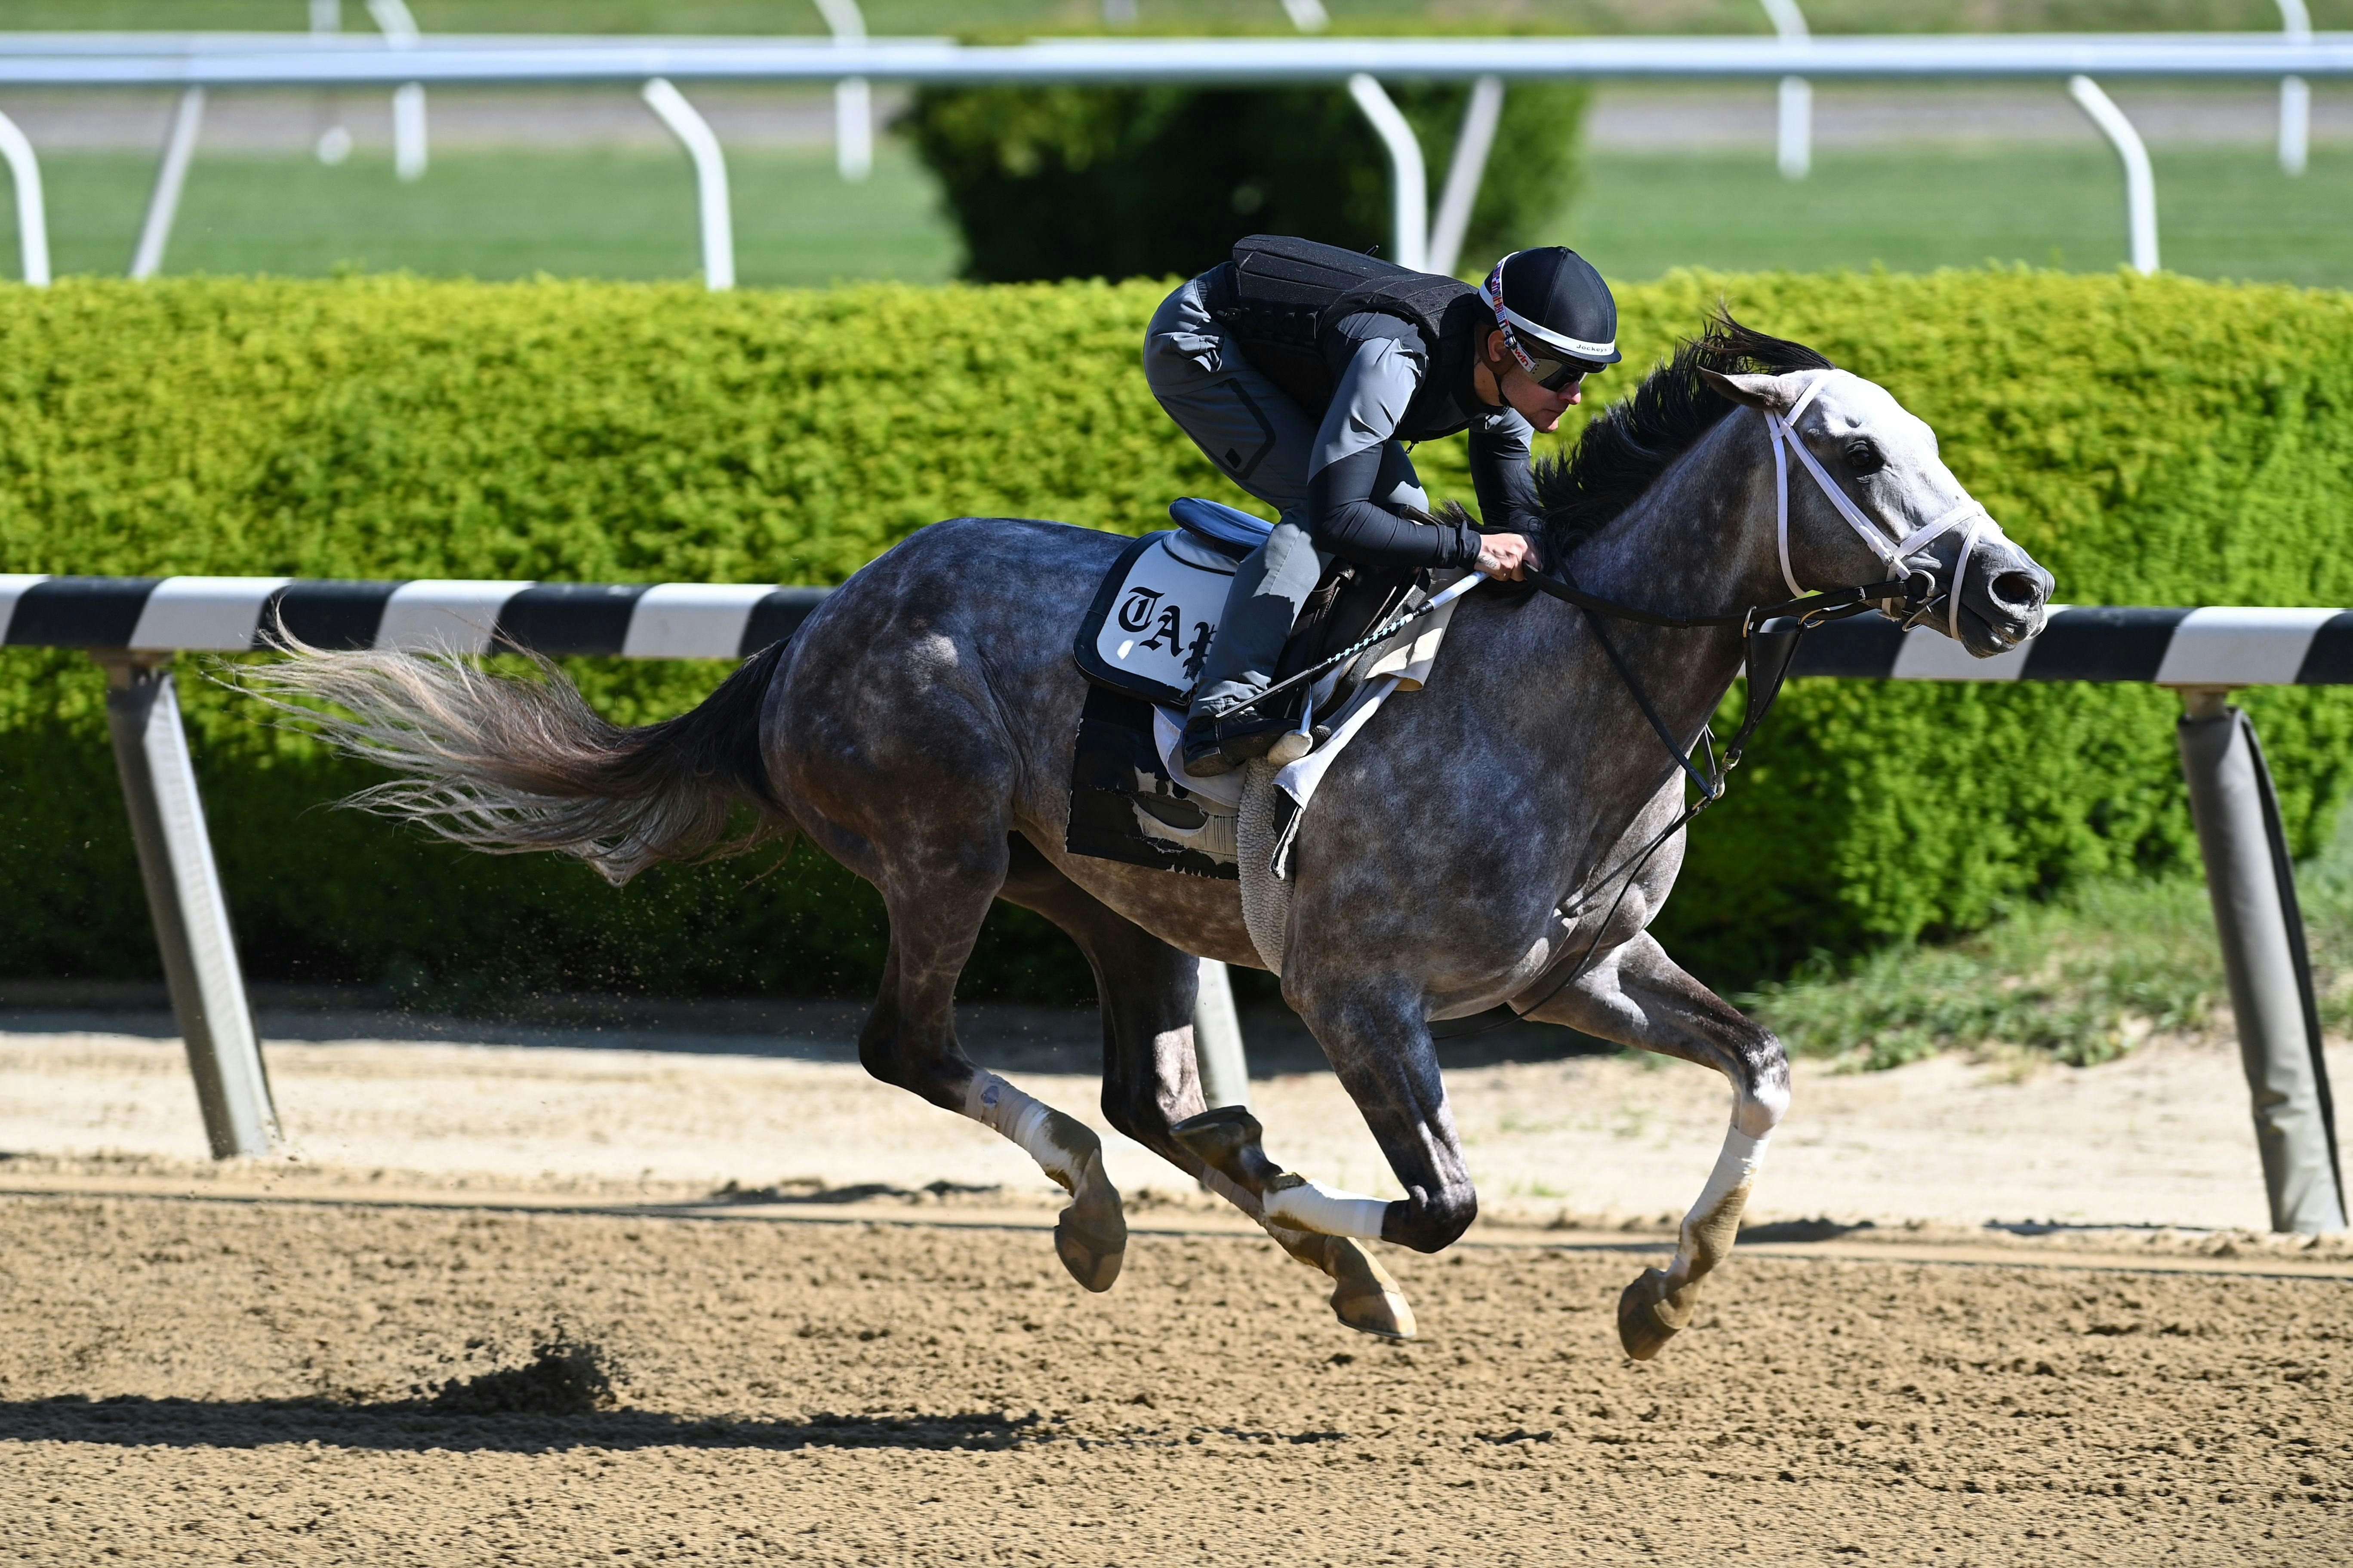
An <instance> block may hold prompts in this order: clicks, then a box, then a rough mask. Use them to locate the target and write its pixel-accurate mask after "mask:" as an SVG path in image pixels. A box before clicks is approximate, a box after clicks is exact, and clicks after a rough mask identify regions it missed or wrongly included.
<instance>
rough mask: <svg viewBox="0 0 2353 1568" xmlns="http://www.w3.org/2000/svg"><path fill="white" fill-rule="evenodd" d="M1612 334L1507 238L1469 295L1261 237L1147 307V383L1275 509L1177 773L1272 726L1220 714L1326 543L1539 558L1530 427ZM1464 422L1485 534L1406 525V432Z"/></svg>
mask: <svg viewBox="0 0 2353 1568" xmlns="http://www.w3.org/2000/svg"><path fill="white" fill-rule="evenodd" d="M1617 337H1618V305H1617V301H1616V300H1613V299H1612V298H1611V297H1610V293H1609V285H1607V284H1606V283H1604V282H1602V280H1601V275H1600V274H1599V273H1598V272H1596V271H1595V270H1594V269H1593V268H1592V267H1591V266H1590V265H1589V264H1588V263H1587V262H1586V260H1585V259H1584V258H1582V257H1580V256H1578V255H1577V253H1576V252H1574V251H1571V250H1566V249H1563V248H1561V247H1558V246H1550V247H1544V248H1542V249H1535V250H1516V251H1514V252H1513V253H1512V254H1511V255H1509V256H1506V257H1504V259H1503V260H1501V261H1499V262H1497V263H1496V264H1495V268H1494V269H1493V271H1491V272H1490V273H1488V275H1487V279H1486V281H1485V283H1483V284H1482V285H1481V286H1479V287H1477V288H1473V287H1472V286H1471V285H1469V284H1467V283H1462V282H1459V281H1457V280H1456V279H1451V278H1440V277H1436V276H1433V275H1430V274H1428V273H1420V272H1409V271H1407V270H1405V269H1404V268H1397V267H1392V266H1389V265H1388V263H1385V262H1380V261H1376V260H1374V259H1372V258H1368V257H1365V256H1360V255H1357V254H1356V252H1353V251H1347V250H1342V249H1339V248H1338V247H1332V246H1324V245H1317V244H1314V243H1312V242H1310V241H1306V240H1298V239H1286V238H1282V237H1274V236H1264V235H1261V236H1255V237H1251V238H1249V239H1245V240H1243V241H1242V242H1241V243H1240V244H1239V245H1237V246H1236V247H1234V259H1233V260H1231V261H1228V262H1223V263H1221V264H1219V266H1217V267H1215V268H1211V269H1210V270H1208V272H1205V273H1203V274H1202V275H1201V276H1200V277H1198V278H1196V279H1192V280H1191V281H1190V282H1188V283H1187V284H1185V285H1184V286H1183V287H1182V288H1180V289H1177V290H1176V292H1175V293H1173V294H1171V295H1169V296H1168V298H1167V299H1166V300H1163V301H1162V302H1161V305H1160V308H1159V310H1155V312H1154V313H1153V317H1152V324H1151V326H1150V327H1149V328H1148V329H1146V331H1145V347H1144V369H1145V379H1146V381H1147V382H1148V383H1149V384H1151V387H1152V392H1153V395H1154V396H1155V397H1157V398H1158V399H1159V400H1160V405H1161V406H1162V407H1163V408H1166V410H1167V411H1168V414H1169V416H1170V417H1171V418H1173V419H1175V420H1176V423H1177V425H1178V426H1181V427H1182V428H1183V429H1184V431H1185V433H1186V434H1187V436H1189V437H1192V438H1193V440H1194V442H1195V444H1196V445H1198V447H1200V448H1201V450H1202V451H1204V452H1206V453H1207V454H1208V457H1209V459H1210V461H1212V462H1214V463H1215V464H1217V465H1218V467H1219V468H1220V469H1221V470H1223V471H1224V473H1225V474H1226V476H1227V477H1228V478H1229V479H1232V480H1233V481H1234V482H1235V483H1236V484H1238V485H1240V486H1241V487H1242V489H1246V490H1248V491H1250V494H1252V495H1254V496H1256V497H1258V498H1259V500H1262V501H1265V502H1266V503H1267V504H1268V505H1270V506H1271V507H1274V508H1275V509H1276V510H1279V511H1280V512H1281V513H1282V521H1279V522H1278V523H1277V524H1276V525H1275V527H1274V531H1273V532H1272V533H1271V535H1270V536H1269V537H1268V539H1267V542H1266V543H1265V544H1264V545H1262V546H1261V547H1260V548H1259V549H1258V550H1257V551H1256V552H1253V553H1252V554H1251V555H1250V556H1249V557H1248V558H1247V559H1245V560H1244V561H1243V562H1242V563H1241V564H1240V568H1239V569H1238V570H1236V572H1235V573H1234V583H1233V587H1232V590H1231V591H1230V593H1229V595H1228V596H1227V599H1226V607H1225V614H1224V617H1223V619H1222V620H1221V621H1220V623H1219V628H1218V637H1217V641H1216V644H1215V646H1214V647H1212V648H1211V649H1210V652H1209V657H1208V663H1207V665H1206V666H1205V668H1203V670H1202V673H1201V677H1200V680H1199V682H1198V685H1196V686H1195V688H1194V695H1193V707H1192V711H1191V714H1190V715H1189V716H1188V718H1187V722H1186V725H1185V733H1184V742H1183V744H1184V754H1185V771H1186V772H1187V773H1189V774H1192V775H1193V776H1194V777H1197V778H1209V777H1214V776H1215V775H1217V774H1219V773H1226V772H1228V771H1229V770H1231V769H1232V768H1233V767H1234V766H1236V765H1237V764H1238V763H1241V762H1243V761H1246V760H1247V759H1249V758H1251V757H1257V756H1262V755H1264V754H1265V753H1266V752H1267V751H1268V750H1269V749H1270V748H1271V747H1272V745H1273V744H1274V742H1275V739H1276V737H1277V736H1278V735H1280V734H1281V733H1282V731H1283V730H1284V729H1285V728H1287V727H1288V726H1287V724H1286V721H1284V720H1283V719H1282V717H1281V716H1280V715H1279V714H1276V715H1269V714H1261V713H1259V712H1257V711H1255V710H1242V711H1239V712H1237V711H1236V709H1237V708H1238V707H1239V705H1240V704H1241V703H1243V702H1245V701H1247V700H1249V699H1250V698H1252V697H1255V696H1257V695H1258V694H1259V693H1260V692H1261V691H1264V690H1265V689H1267V687H1268V686H1270V685H1271V684H1272V682H1273V678H1274V667H1275V663H1276V661H1277V659H1279V658H1281V657H1282V645H1283V642H1284V640H1285V638H1287V637H1289V635H1290V632H1291V626H1292V623H1293V621H1294V620H1296V619H1297V618H1298V616H1299V611H1300V607H1301V605H1303V604H1304V603H1305V602H1306V600H1307V597H1308V595H1310V594H1312V593H1313V592H1314V589H1315V585H1316V584H1317V582H1318V581H1319V580H1321V578H1322V576H1323V574H1324V570H1325V568H1326V567H1327V566H1329V565H1330V563H1331V562H1332V561H1333V560H1334V558H1335V557H1336V558H1339V559H1342V560H1346V561H1354V562H1358V563H1363V564H1366V565H1370V566H1409V567H1422V566H1432V567H1449V566H1451V567H1472V568H1476V569H1477V570H1479V571H1481V572H1484V573H1486V574H1488V575H1490V576H1492V577H1498V578H1504V577H1510V578H1516V577H1518V576H1519V575H1521V574H1522V572H1523V571H1524V570H1525V568H1527V567H1529V566H1535V565H1541V564H1542V562H1541V561H1540V560H1539V559H1538V556H1537V552H1536V549H1535V531H1536V510H1535V483H1534V480H1533V479H1532V477H1531V475H1530V474H1529V471H1528V459H1529V439H1530V437H1531V435H1532V434H1533V433H1534V432H1535V431H1536V430H1542V431H1545V432H1546V433H1550V432H1551V431H1553V430H1554V429H1556V428H1557V427H1558V426H1559V424H1560V420H1561V416H1562V415H1563V414H1565V413H1567V410H1568V408H1569V406H1570V405H1572V404H1574V403H1576V402H1577V401H1578V398H1579V385H1580V383H1581V382H1582V381H1583V379H1584V377H1586V376H1587V375H1589V374H1593V373H1594V372H1596V371H1599V370H1600V369H1601V368H1603V367H1604V366H1606V365H1609V364H1613V363H1617V361H1618V358H1619V353H1618V345H1617ZM1465 429H1467V430H1469V431H1470V433H1471V479H1472V488H1473V489H1475V490H1476V492H1477V495H1478V500H1479V510H1480V513H1481V516H1482V519H1483V520H1484V527H1483V528H1482V529H1473V528H1469V527H1465V526H1461V525H1460V524H1456V523H1447V522H1439V523H1431V522H1423V521H1416V520H1415V519H1414V518H1413V517H1411V516H1409V515H1408V513H1409V510H1410V511H1419V512H1421V513H1423V514H1425V515H1427V513H1428V511H1429V506H1430V502H1429V498H1428V497H1427V496H1426V495H1425V494H1424V493H1423V492H1422V489H1421V486H1420V482H1419V479H1418V478H1417V477H1416V475H1415V473H1414V468H1413V463H1412V461H1411V460H1410V459H1409V458H1408V457H1407V456H1406V447H1407V446H1408V444H1409V443H1411V442H1415V441H1428V440H1434V439H1436V438H1437V437H1441V436H1451V435H1453V434H1454V433H1455V432H1456V431H1458V430H1465Z"/></svg>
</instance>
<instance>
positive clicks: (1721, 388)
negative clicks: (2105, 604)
mask: <svg viewBox="0 0 2353 1568" xmlns="http://www.w3.org/2000/svg"><path fill="white" fill-rule="evenodd" d="M1701 374H1702V375H1704V377H1705V378H1706V380H1707V382H1708V384H1710V385H1712V386H1714V387H1715V389H1716V390H1717V391H1718V392H1720V393H1722V394H1723V395H1725V396H1726V397H1729V398H1731V399H1732V400H1733V401H1735V402H1736V403H1742V404H1746V405H1748V406H1749V407H1751V408H1755V409H1757V410H1759V411H1760V412H1761V413H1763V414H1764V415H1765V416H1766V425H1767V435H1768V437H1769V438H1770V439H1772V440H1774V441H1775V442H1776V443H1779V444H1784V450H1783V453H1782V456H1781V463H1782V470H1783V471H1782V473H1781V475H1780V479H1779V483H1780V484H1781V486H1782V487H1783V497H1784V501H1785V505H1786V510H1785V511H1784V512H1783V513H1782V515H1784V516H1786V518H1787V523H1786V526H1785V527H1782V528H1780V529H1779V530H1778V533H1779V540H1778V550H1779V552H1780V557H1781V559H1780V569H1781V573H1782V575H1783V577H1784V578H1785V579H1786V581H1787V584H1788V586H1789V588H1790V589H1791V591H1792V592H1799V591H1802V590H1808V589H1815V588H1831V587H1841V586H1845V585H1849V584H1868V583H1875V582H1884V581H1887V580H1889V579H1893V578H1899V577H1904V576H1905V575H1907V574H1911V573H1913V572H1915V571H1922V570H1925V571H1927V572H1929V573H1932V574H1934V575H1935V577H1936V596H1935V598H1934V599H1932V600H1931V602H1930V604H1929V605H1928V606H1927V607H1926V609H1923V610H1920V611H1918V612H1917V613H1916V615H1915V618H1916V619H1920V620H1925V621H1926V622H1927V624H1929V625H1932V626H1936V629H1937V630H1939V631H1942V632H1945V633H1946V634H1947V635H1948V636H1950V637H1956V638H1957V639H1958V640H1959V641H1960V644H1961V646H1962V647H1966V648H1968V650H1969V651H1970V652H1971V653H1973V654H1975V655H1977V656H1978V658H1991V657H1992V656H1993V655H1995V654H1998V653H2003V652H2007V651H2008V650H2009V649H2010V648H2013V647H2017V646H2018V645H2019V644H2020V643H2021V642H2023V641H2025V640H2026V639H2027V638H2028V637H2032V636H2034V635H2035V634H2036V633H2037V632H2040V631H2041V630H2042V621H2043V616H2044V613H2045V608H2044V607H2045V606H2046V605H2048V604H2049V602H2050V599H2051V590H2052V577H2051V574H2050V573H2048V572H2046V571H2044V570H2043V569H2042V566H2041V565H2040V564H2039V563H2037V562H2036V561H2035V560H2034V558H2033V557H2032V556H2031V555H2029V554H2027V552H2025V551H2023V550H2021V549H2020V548H2019V547H2018V546H2017V545H2016V544H2015V543H2013V542H2011V541H2010V539H2009V538H2007V537H2006V536H2005V535H2004V534H2003V533H2002V531H2001V527H2000V524H1999V523H1997V522H1995V521H1993V519H1992V517H1991V516H1990V515H1989V514H1988V513H1987V511H1986V510H1985V509H1984V508H1983V507H1981V506H1979V505H1978V503H1977V502H1976V500H1973V499H1972V498H1971V497H1970V495H1969V493H1968V490H1966V489H1962V488H1961V482H1960V480H1958V479H1955V478H1954V477H1953V471H1952V470H1951V469H1950V468H1947V467H1945V463H1944V459H1943V458H1940V457H1938V456H1937V455H1936V432H1935V431H1934V430H1931V429H1930V428H1928V426H1927V423H1926V421H1925V420H1923V419H1921V418H1920V417H1919V416H1916V415H1915V414H1913V413H1912V412H1911V411H1910V410H1908V409H1906V408H1905V406H1904V405H1902V404H1900V403H1898V402H1896V401H1895V399H1894V396H1893V395H1890V394H1889V393H1888V391H1887V389H1886V388H1884V387H1883V386H1880V385H1878V384H1874V383H1873V382H1868V381H1865V380H1864V379H1863V378H1862V377H1861V376H1859V375H1855V374H1851V373H1849V372H1847V371H1842V370H1800V371H1791V372H1788V373H1787V374H1778V375H1764V374H1723V373H1720V372H1717V371H1714V370H1706V369H1703V370H1702V371H1701ZM1789 444H1794V447H1795V449H1790V446H1789ZM1809 458H1810V459H1811V460H1810V461H1809V460H1808V459H1809Z"/></svg>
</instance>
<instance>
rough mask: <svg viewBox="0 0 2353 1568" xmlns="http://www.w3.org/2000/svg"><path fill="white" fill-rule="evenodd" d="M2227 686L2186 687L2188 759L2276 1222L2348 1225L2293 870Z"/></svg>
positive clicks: (2254, 749)
mask: <svg viewBox="0 0 2353 1568" xmlns="http://www.w3.org/2000/svg"><path fill="white" fill-rule="evenodd" d="M2229 695H2230V694H2229V692H2228V691H2227V690H2225V689H2221V688H2219V687H2196V688H2189V689H2184V690H2183V691H2182V693H2181V697H2182V701H2183V704H2184V706H2185V707H2186V709H2187V710H2188V711H2187V712H2185V713H2184V715H2183V716H2182V719H2181V725H2180V730H2179V736H2180V742H2181V766H2182V772H2183V773H2185V774H2187V775H2188V777H2189V809H2190V815H2191V816H2193V817H2194V818H2195V819H2196V821H2197V824H2198V848H2199V852H2200V855H2201V856H2202V857H2203V858H2204V859H2205V862H2206V890H2207V893H2208V894H2209V896H2211V898H2212V900H2213V901H2214V925H2215V928H2216V930H2217V931H2219V932H2220V933H2221V939H2222V966H2223V969H2224V972H2225V973H2227V974H2228V976H2229V979H2230V984H2231V1011H2232V1015H2233V1016H2235V1017H2236V1018H2237V1020H2238V1027H2239V1057H2240V1060H2241V1062H2242V1064H2243V1065H2244V1067H2245V1068H2246V1072H2247V1089H2248V1093H2249V1095H2250V1096H2251V1098H2252V1099H2253V1107H2254V1119H2255V1143H2256V1147H2257V1148H2258V1150H2259V1151H2260V1152H2261V1153H2262V1155H2263V1185H2264V1188H2265V1190H2266V1191H2267V1192H2268V1194H2269V1195H2270V1198H2271V1211H2272V1228H2273V1229H2274V1230H2276V1231H2299V1232H2302V1233H2304V1234H2306V1235H2317V1234H2318V1233H2320V1232H2322V1231H2331V1230H2343V1229H2344V1228H2345V1190H2344V1184H2343V1179H2342V1178H2341V1176H2340V1175H2339V1174H2338V1172H2337V1129H2336V1118H2335V1115H2334V1110H2333V1107H2332V1106H2331V1104H2330V1100H2329V1093H2328V1068H2327V1060H2326V1058H2324V1057H2323V1056H2322V1055H2321V1045H2320V1018H2319V1013H2318V1010H2317V1008H2316V1005H2315V1004H2314V998H2313V992H2312V967H2311V960H2310V958H2309V957H2308V955H2307V953H2306V947H2305V938H2304V918H2303V915H2302V913H2301V912H2300V911H2299V910H2298V909H2297V907H2296V900H2295V869H2294V867H2293V866H2292V865H2291V863H2290V861H2289V859H2288V855H2287V842H2286V837H2285V835H2284V833H2283V831H2282V829H2281V826H2280V817H2279V803H2278V800H2277V799H2276V797H2274V795H2273V794H2272V783H2271V774H2270V773H2269V772H2268V771H2266V769H2265V768H2264V766H2263V750H2262V748H2261V746H2260V745H2259V744H2258V743H2257V742H2256V740H2255V729H2254V726H2253V724H2252V723H2250V722H2248V720H2247V716H2246V714H2244V713H2243V712H2242V711H2241V710H2238V709H2237V708H2234V707H2232V705H2231V704H2230V702H2229V700H2228V698H2229Z"/></svg>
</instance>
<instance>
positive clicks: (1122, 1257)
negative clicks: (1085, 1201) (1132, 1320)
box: [1054, 1208, 1127, 1295]
mask: <svg viewBox="0 0 2353 1568" xmlns="http://www.w3.org/2000/svg"><path fill="white" fill-rule="evenodd" d="M1078 1213H1079V1211H1078V1210H1076V1209H1074V1208H1071V1209H1064V1210H1063V1211H1062V1215H1061V1217H1060V1219H1058V1220H1056V1221H1055V1222H1054V1256H1055V1257H1057V1258H1060V1259H1061V1260H1062V1267H1063V1268H1067V1269H1069V1270H1070V1271H1071V1279H1075V1280H1077V1281H1078V1282H1079V1283H1080V1284H1081V1285H1082V1286H1084V1287H1085V1288H1086V1289H1090V1290H1092V1291H1094V1292H1095V1293H1096V1294H1098V1295H1100V1294H1102V1293H1103V1291H1105V1290H1108V1289H1111V1288H1112V1286H1113V1283H1114V1282H1116V1281H1117V1280H1118V1279H1119V1267H1120V1265H1121V1264H1122V1263H1124V1262H1125V1261H1126V1260H1127V1222H1126V1221H1125V1220H1124V1219H1122V1218H1121V1217H1120V1216H1119V1215H1113V1216H1112V1223H1113V1225H1114V1226H1117V1228H1116V1229H1113V1230H1103V1229H1099V1228H1097V1227H1096V1226H1092V1225H1087V1224H1084V1223H1082V1222H1081V1220H1080V1219H1079V1217H1078Z"/></svg>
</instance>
